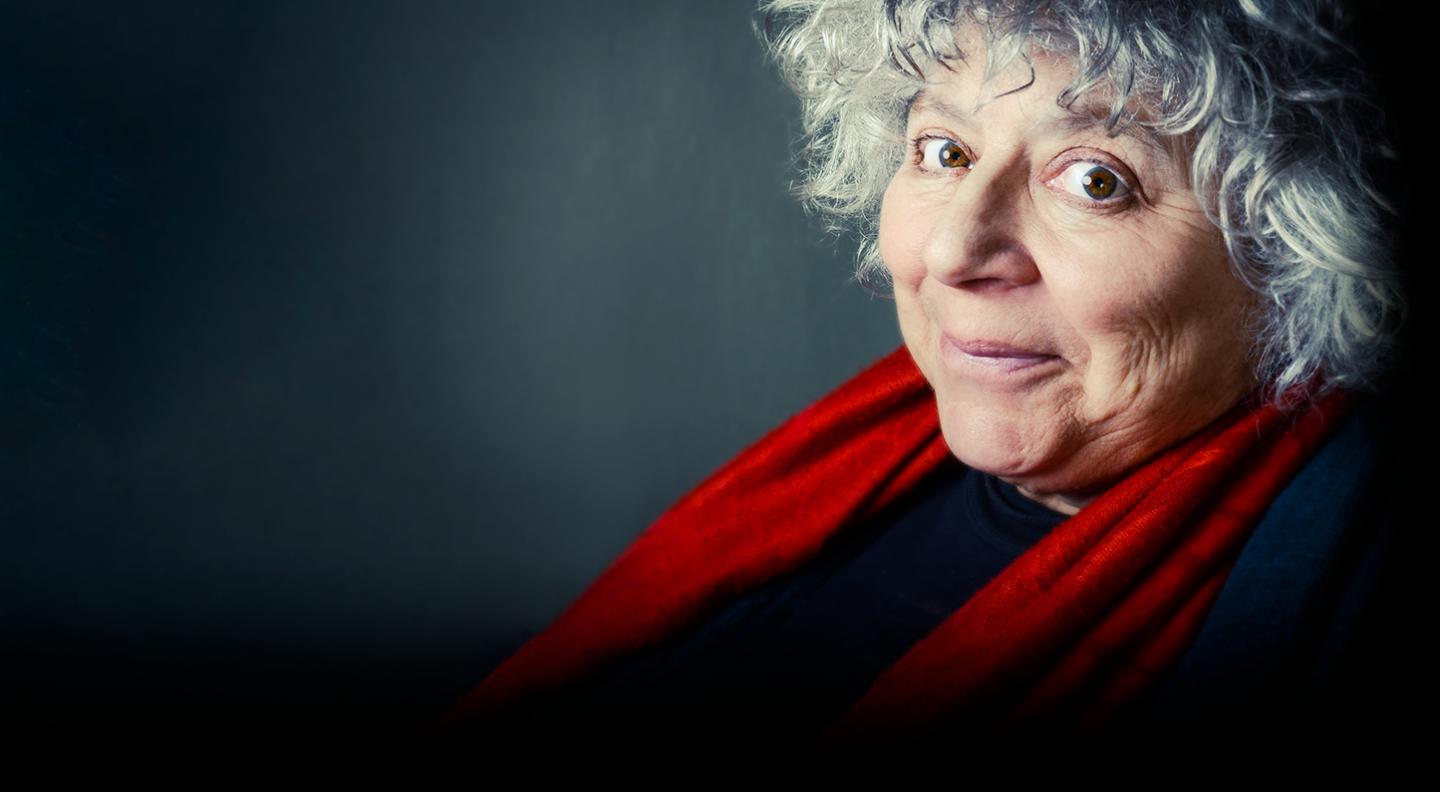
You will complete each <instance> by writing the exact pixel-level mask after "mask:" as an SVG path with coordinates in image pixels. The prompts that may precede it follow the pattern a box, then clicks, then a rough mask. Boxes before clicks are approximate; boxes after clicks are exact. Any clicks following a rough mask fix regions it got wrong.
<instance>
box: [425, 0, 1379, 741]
mask: <svg viewBox="0 0 1440 792" xmlns="http://www.w3.org/2000/svg"><path fill="white" fill-rule="evenodd" d="M762 11H763V13H764V26H763V28H764V37H765V41H766V43H767V44H768V46H769V47H770V48H771V51H772V52H773V53H774V55H775V56H776V57H777V59H778V61H779V63H780V64H781V66H782V68H783V70H784V73H785V75H786V77H787V78H788V80H789V81H790V83H791V84H792V85H793V86H794V87H795V88H796V90H797V91H798V92H799V94H800V95H801V97H802V98H803V100H804V103H805V120H806V125H807V130H808V133H809V138H808V141H809V145H808V149H807V152H808V154H809V155H810V159H809V167H808V170H807V172H806V176H807V179H806V181H805V183H804V187H803V189H804V194H805V196H806V197H807V198H808V199H809V200H810V201H811V202H813V204H814V205H816V206H818V207H819V208H821V209H823V210H825V211H828V212H830V213H831V214H832V215H833V216H834V217H835V218H836V220H837V223H838V225H839V226H840V227H856V226H855V224H857V223H858V227H859V228H860V229H861V230H862V231H863V232H865V233H864V238H865V244H864V247H863V248H862V250H861V255H860V275H861V276H862V277H863V278H864V279H866V280H867V281H872V280H880V281H882V282H884V283H886V284H887V285H888V287H889V288H891V289H892V290H893V294H894V300H895V305H896V308H897V312H898V316H899V324H900V330H901V333H902V335H903V337H904V341H905V344H904V346H903V347H902V348H900V349H897V350H896V351H895V352H894V353H892V354H890V355H888V356H886V357H885V358H883V359H881V360H880V361H878V362H876V363H875V364H874V365H872V366H870V367H869V368H867V369H866V370H864V371H862V372H861V373H860V374H859V375H857V376H856V377H854V378H853V379H851V380H850V381H848V382H846V383H844V384H842V385H840V386H839V387H838V388H837V389H836V390H834V391H833V392H832V393H830V394H828V395H827V396H825V397H824V398H822V399H821V400H820V401H819V402H817V403H815V404H814V405H812V406H810V407H809V408H807V409H806V410H804V411H803V412H801V413H799V414H798V415H796V416H794V417H793V418H791V419H790V420H789V421H787V422H785V423H784V424H782V425H781V426H779V427H778V428H776V429H775V430H773V431H772V432H771V433H770V434H768V435H767V436H765V437H764V438H762V439H760V440H759V441H758V442H756V443H755V444H753V445H752V446H750V447H749V448H747V449H746V450H744V451H743V452H742V453H741V454H740V455H739V456H738V457H736V458H735V459H734V460H732V461H731V462H729V463H728V464H726V465H725V466H724V467H722V468H721V469H720V470H718V471H717V472H716V473H715V474H713V475H712V476H711V477H710V478H708V479H707V480H706V481H704V482H703V483H701V484H700V485H699V486H698V487H697V488H696V489H695V490H694V491H692V492H691V493H689V494H688V495H686V496H685V497H684V498H682V499H681V500H680V501H679V502H678V503H677V504H676V505H675V506H674V507H673V508H672V509H671V510H670V511H668V512H667V513H666V514H664V515H663V516H662V517H661V518H660V519H659V520H658V521H657V522H656V523H655V524H654V525H652V526H651V527H650V528H649V529H648V530H647V531H646V532H645V533H644V534H643V535H641V536H640V537H639V539H638V540H637V541H636V542H635V543H634V544H633V545H632V546H631V547H630V548H629V549H628V550H627V551H626V552H625V553H624V554H623V555H622V556H621V557H620V558H619V559H618V560H616V561H615V562H614V563H613V564H612V565H611V567H610V568H609V569H608V570H607V571H606V572H605V573H604V575H602V576H601V577H600V578H599V579H598V580H597V581H596V582H594V583H593V584H592V585H591V586H590V588H589V589H587V590H586V591H585V592H584V594H583V595H582V596H581V597H580V598H579V600H577V601H576V602H575V603H574V604H572V605H571V606H570V608H569V609H567V610H566V611H565V612H564V613H563V614H561V616H560V617H559V618H558V619H557V620H556V621H555V622H554V623H553V624H552V625H550V627H549V628H548V629H547V630H545V631H544V632H542V633H541V634H540V635H538V636H536V637H535V638H534V639H532V640H531V641H529V642H528V643H527V644H526V645H525V646H523V647H522V648H521V649H520V650H519V651H518V652H516V653H515V654H514V655H513V656H511V657H510V658H509V659H508V660H507V661H506V662H504V663H502V664H501V665H500V666H499V667H498V668H497V669H495V670H494V671H493V672H492V673H491V674H490V675H489V676H488V677H487V678H486V679H485V680H484V681H483V683H482V684H480V685H479V686H478V687H477V688H475V689H474V691H472V693H471V694H470V695H469V696H468V697H467V698H466V699H465V700H464V701H462V702H460V703H459V704H458V705H457V706H456V708H455V709H454V710H453V711H452V712H451V713H450V715H449V717H448V718H447V720H446V721H445V726H446V727H447V728H449V729H452V730H461V731H464V730H466V729H470V728H476V729H482V730H484V729H490V730H491V731H490V734H491V736H494V735H496V734H505V733H509V734H531V735H534V736H543V735H547V734H549V732H548V731H546V730H552V729H562V728H568V729H573V730H575V736H577V737H582V738H585V739H597V738H599V737H600V736H602V735H612V736H613V735H617V734H627V735H629V734H633V733H634V732H633V731H632V730H634V729H639V728H645V727H650V731H646V732H645V734H646V735H647V736H651V737H653V736H656V735H665V734H669V735H671V736H678V737H680V739H683V740H699V741H703V740H711V739H714V738H716V737H717V736H721V735H723V736H725V737H726V738H727V739H734V740H737V741H739V740H748V741H750V744H752V745H755V746H759V745H763V744H769V745H771V746H774V745H775V744H776V741H777V740H784V741H785V742H786V744H788V745H790V746H798V745H835V746H843V745H846V744H849V743H850V742H852V741H857V740H859V741H864V742H866V743H867V744H870V745H875V744H883V743H884V741H886V740H890V739H905V740H909V741H913V740H918V739H923V738H929V737H938V738H941V739H946V740H955V739H980V738H994V737H1020V736H1029V735H1046V736H1061V737H1073V736H1079V737H1095V736H1102V735H1111V736H1113V735H1116V734H1121V733H1128V734H1131V735H1139V734H1143V733H1145V732H1146V730H1149V729H1152V728H1153V727H1154V726H1156V725H1159V724H1164V725H1168V726H1171V727H1178V726H1192V727H1195V728H1211V727H1214V726H1216V725H1217V724H1221V723H1227V724H1228V725H1235V724H1236V723H1237V722H1238V721H1240V720H1241V719H1243V720H1244V721H1245V722H1246V723H1248V724H1251V725H1256V724H1262V725H1263V727H1265V728H1268V727H1271V726H1278V727H1282V728H1283V727H1287V726H1288V725H1290V724H1293V723H1296V722H1298V721H1299V720H1300V719H1301V718H1303V717H1305V715H1306V713H1307V712H1309V710H1307V709H1306V708H1307V707H1313V706H1323V703H1324V695H1325V690H1326V684H1327V680H1328V677H1327V676H1326V673H1325V672H1326V670H1327V669H1331V668H1334V667H1336V666H1337V664H1339V663H1341V662H1342V661H1343V660H1344V658H1345V652H1344V649H1345V646H1346V643H1345V641H1346V636H1347V633H1346V631H1347V630H1349V629H1351V627H1352V622H1351V620H1350V619H1351V616H1350V614H1354V613H1356V612H1362V611H1363V606H1364V604H1365V603H1364V591H1365V586H1366V580H1367V578H1366V577H1365V574H1366V573H1365V572H1364V571H1363V569H1362V568H1361V567H1360V566H1359V561H1357V559H1359V558H1361V557H1362V556H1363V555H1364V554H1365V553H1366V552H1367V551H1368V550H1369V549H1370V546H1371V545H1372V544H1374V543H1375V542H1376V540H1375V539H1374V534H1375V525H1376V524H1377V521H1378V517H1377V516H1376V515H1375V514H1374V513H1373V512H1371V511H1369V510H1368V509H1369V507H1368V506H1367V505H1366V504H1369V503H1370V502H1372V501H1373V500H1374V499H1375V497H1376V495H1375V493H1376V492H1379V488H1380V487H1381V485H1382V483H1383V482H1384V481H1385V480H1386V474H1385V473H1384V472H1383V468H1382V462H1383V461H1384V458H1385V457H1384V453H1383V451H1382V450H1380V449H1379V448H1378V446H1377V444H1376V443H1375V442H1374V441H1373V437H1374V436H1375V434H1376V429H1377V424H1376V419H1375V417H1374V416H1373V415H1372V412H1373V408H1372V407H1370V406H1369V405H1370V401H1369V399H1368V397H1365V396H1364V395H1363V393H1364V391H1365V390H1367V389H1373V387H1374V383H1375V382H1376V380H1377V377H1378V375H1379V374H1380V373H1381V372H1382V371H1383V366H1384V365H1385V363H1386V361H1387V359H1388V355H1389V353H1390V350H1391V347H1392V345H1393V344H1392V342H1393V338H1394V334H1395V330H1396V325H1397V321H1398V316H1399V313H1400V309H1401V307H1402V301H1401V294H1400V290H1399V288H1398V285H1397V280H1396V277H1395V272H1394V268H1393V266H1392V264H1391V261H1390V258H1389V254H1388V251H1387V249H1386V232H1385V230H1384V228H1383V226H1382V218H1383V217H1384V212H1385V211H1387V210H1386V205H1385V204H1384V202H1383V201H1382V199H1381V198H1380V197H1379V196H1378V195H1377V193H1376V191H1375V190H1374V189H1373V187H1372V185H1371V184H1369V183H1368V182H1367V180H1366V176H1367V173H1368V171H1367V169H1366V168H1365V167H1364V165H1365V164H1366V163H1368V162H1371V161H1372V159H1373V157H1374V156H1375V155H1376V154H1378V153H1380V152H1379V148H1378V147H1377V146H1375V145H1374V144H1372V143H1370V142H1369V141H1370V140H1371V139H1372V137H1373V133H1374V130H1372V129H1369V128H1367V127H1366V126H1365V125H1364V123H1362V122H1363V121H1364V120H1365V119H1366V118H1367V117H1369V112H1368V108H1367V105H1366V103H1365V101H1364V94H1363V90H1362V89H1363V81H1361V80H1360V79H1359V78H1358V77H1357V75H1358V72H1357V71H1356V68H1355V66H1354V65H1353V64H1352V62H1351V59H1352V57H1353V56H1352V53H1351V52H1350V50H1349V49H1348V48H1346V47H1345V46H1343V45H1342V44H1340V43H1339V41H1338V40H1337V39H1336V38H1335V34H1334V33H1333V32H1332V28H1333V27H1334V26H1335V25H1336V19H1335V14H1334V11H1333V9H1331V8H1329V7H1328V6H1327V5H1325V4H1322V3H1320V2H1303V1H1296V2H1284V3H1275V4H1273V5H1267V4H1265V3H1263V2H1260V1H1259V0H1213V1H1211V2H1194V3H1172V2H1154V3H1139V2H1119V1H1118V0H1116V1H1115V2H1096V1H1094V0H1077V1H1076V2H1059V1H1057V2H1022V1H1021V0H998V1H997V2H957V1H950V2H946V1H945V0H928V1H927V0H913V1H912V0H888V1H884V0H772V2H768V3H766V4H765V6H764V7H763V9H762ZM1317 702H1319V703H1318V704H1317ZM700 729H704V731H703V735H704V737H700V736H697V731H696V730H700Z"/></svg>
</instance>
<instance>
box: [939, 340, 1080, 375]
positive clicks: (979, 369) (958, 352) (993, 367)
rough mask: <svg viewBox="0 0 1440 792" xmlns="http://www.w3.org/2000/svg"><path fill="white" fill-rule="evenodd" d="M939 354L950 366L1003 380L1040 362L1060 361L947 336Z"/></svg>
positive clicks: (1029, 351)
mask: <svg viewBox="0 0 1440 792" xmlns="http://www.w3.org/2000/svg"><path fill="white" fill-rule="evenodd" d="M940 355H941V357H943V358H944V359H945V361H946V362H947V363H949V364H950V365H951V366H952V367H955V368H959V369H961V370H963V371H966V372H967V373H971V374H978V375H981V376H987V377H995V376H1001V377H1005V376H1008V375H1010V374H1014V373H1016V372H1019V371H1023V370H1025V369H1029V368H1034V367H1035V366H1039V365H1041V364H1043V363H1046V362H1049V361H1052V360H1059V359H1060V356H1059V355H1051V354H1048V353H1045V352H1040V351H1037V350H1034V349H1023V348H1021V347H1015V346H1010V345H1009V344H1003V343H1000V342H997V341H984V340H967V341H962V340H959V339H957V338H955V337H954V336H951V335H949V334H948V333H947V334H945V335H943V336H942V337H941V340H940Z"/></svg>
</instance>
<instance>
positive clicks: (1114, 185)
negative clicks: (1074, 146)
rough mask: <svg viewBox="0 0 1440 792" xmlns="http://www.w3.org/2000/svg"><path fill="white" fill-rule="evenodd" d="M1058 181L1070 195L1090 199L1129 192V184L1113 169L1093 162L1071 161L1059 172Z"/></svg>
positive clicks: (1113, 196)
mask: <svg viewBox="0 0 1440 792" xmlns="http://www.w3.org/2000/svg"><path fill="white" fill-rule="evenodd" d="M1058 181H1059V182H1060V185H1061V186H1062V187H1064V188H1065V191H1066V192H1068V193H1070V194H1071V195H1075V196H1078V197H1080V198H1088V199H1090V200H1092V201H1109V200H1113V199H1116V198H1121V197H1124V196H1125V195H1128V194H1129V193H1130V185H1128V184H1126V183H1125V180H1124V179H1121V178H1120V177H1119V176H1117V175H1116V174H1115V171H1113V170H1110V169H1109V168H1107V167H1105V166H1104V165H1097V164H1095V163H1093V162H1075V163H1072V164H1071V165H1070V166H1069V167H1067V168H1066V169H1065V170H1064V171H1063V172H1062V173H1061V174H1060V176H1059V178H1058Z"/></svg>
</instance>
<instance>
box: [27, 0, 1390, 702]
mask: <svg viewBox="0 0 1440 792" xmlns="http://www.w3.org/2000/svg"><path fill="white" fill-rule="evenodd" d="M122 6H123V7H122ZM751 10H752V3H751V2H750V0H724V1H723V2H720V1H716V2H699V1H698V0H697V1H696V2H676V1H675V0H646V1H644V2H639V1H637V2H623V3H622V2H604V3H601V2H593V0H551V1H549V2H544V3H516V4H513V5H512V4H504V5H502V4H497V3H484V2H480V3H477V2H459V1H455V2H438V1H436V0H422V1H421V2H407V3H400V2H377V1H375V0H368V1H365V2H346V3H334V2H315V1H313V0H290V1H288V2H253V1H245V2H242V1H241V0H224V1H217V0H211V1H210V2H204V3H194V2H179V0H175V1H174V2H162V1H159V0H153V1H150V2H136V3H125V4H118V3H100V2H73V1H72V2H63V1H61V0H46V1H45V2H38V1H34V2H8V3H6V4H5V5H4V6H3V12H4V19H3V20H0V22H3V24H0V135H3V138H0V145H3V147H4V151H5V152H6V156H5V158H4V162H3V165H0V179H3V184H0V186H3V187H4V190H3V193H0V208H3V212H0V263H3V269H0V275H3V278H4V281H3V286H4V289H3V306H0V307H3V315H0V322H3V326H0V327H3V330H4V332H5V334H6V338H7V343H6V346H5V349H6V351H5V354H4V356H3V358H0V376H3V377H4V380H3V386H4V388H3V394H0V395H3V402H0V408H3V410H4V413H3V416H0V417H3V424H0V426H3V430H4V436H3V439H4V441H5V443H6V446H7V449H6V453H5V458H4V459H3V473H4V477H3V485H4V487H5V491H4V493H3V494H4V496H5V497H4V500H3V506H0V509H3V511H0V516H3V518H4V520H5V534H4V546H3V548H0V550H3V552H0V594H3V600H0V604H3V612H0V619H3V624H0V627H3V630H4V636H5V648H4V658H3V660H4V663H5V669H4V671H5V673H6V678H7V680H9V682H7V686H8V687H9V698H8V699H7V701H6V704H5V715H4V717H5V718H6V720H7V722H9V723H11V724H35V723H49V724H52V725H59V726H64V727H67V728H70V727H78V726H82V725H85V724H89V725H95V726H100V727H104V726H106V725H118V724H140V725H181V726H187V727H188V726H193V725H200V726H214V725H242V726H336V725H347V726H357V725H358V726H367V725H380V726H399V727H404V726H407V725H410V724H415V723H418V722H420V721H422V720H423V719H425V718H427V717H429V716H431V715H433V714H435V713H436V712H438V711H439V710H440V709H441V708H443V707H444V706H445V705H446V704H448V703H449V702H450V701H451V700H452V699H453V698H454V697H455V696H457V695H458V694H460V693H461V692H463V690H465V689H466V688H467V687H468V686H469V685H470V684H473V683H474V682H475V681H477V680H478V678H479V676H480V674H481V673H482V672H483V670H484V669H486V668H488V667H490V665H492V664H493V663H494V662H496V661H498V660H499V659H500V657H501V656H502V655H503V654H504V653H506V652H508V651H509V650H511V649H513V648H514V647H515V646H516V645H517V644H518V643H519V642H520V641H521V640H523V638H524V637H525V636H526V635H527V634H528V633H529V632H531V631H534V630H537V629H539V628H540V627H543V626H544V624H545V623H547V622H548V621H549V619H551V618H553V617H554V616H555V615H556V614H557V613H558V611H559V610H560V609H561V608H562V607H563V606H564V605H565V604H566V603H567V602H568V601H569V600H570V599H572V598H573V597H574V596H575V595H576V594H577V593H578V592H579V591H580V590H581V589H582V588H583V586H584V585H585V584H586V583H588V582H589V581H590V580H591V579H592V578H593V577H594V576H595V575H596V574H597V573H598V572H599V571H600V570H601V569H602V568H603V566H604V565H605V564H607V563H608V562H609V561H610V560H611V559H613V557H614V556H615V555H616V554H617V553H618V552H619V551H620V550H621V549H622V548H623V547H624V546H625V545H626V544H627V543H628V542H629V541H630V540H631V539H633V538H634V537H635V536H636V535H637V534H638V533H639V532H640V531H641V530H642V529H643V528H644V527H645V526H646V525H647V524H648V523H649V522H650V521H651V520H652V519H654V517H655V516H657V515H658V514H659V513H660V512H661V511H662V510H663V509H664V508H665V507H666V506H668V505H669V504H670V503H672V502H673V501H674V500H675V499H676V498H677V497H679V496H680V495H681V494H682V493H683V492H684V491H686V490H687V489H688V488H689V487H691V486H693V485H694V484H695V483H696V482H698V481H699V480H700V479H701V478H702V477H703V476H704V475H705V474H707V473H708V472H709V471H711V470H712V469H714V468H715V467H716V466H717V465H719V464H721V463H722V462H724V461H725V460H726V459H728V458H729V457H731V456H732V455H733V454H734V453H736V452H737V451H739V450H740V449H741V448H743V447H744V446H745V445H746V444H748V443H749V442H750V441H752V440H754V439H755V438H757V437H758V436H759V435H760V434H761V433H762V432H764V431H765V430H766V429H768V428H770V427H772V426H774V425H775V424H777V423H778V422H779V421H781V420H783V419H784V418H785V417H787V416H788V415H790V414H792V413H794V412H795V411H796V410H798V409H800V408H801V407H803V406H804V405H806V404H808V403H809V402H811V401H812V400H814V399H815V398H816V397H817V396H819V395H821V394H822V393H824V392H826V391H828V390H829V389H831V388H832V387H834V386H835V385H836V384H838V383H839V382H841V381H842V380H844V379H845V378H847V377H849V376H851V375H853V374H854V373H855V372H857V371H858V370H859V369H860V368H861V367H862V366H864V365H865V364H866V363H868V362H870V361H872V360H873V359H875V358H876V357H878V356H880V355H882V354H884V353H885V352H888V351H889V350H891V349H893V348H895V347H896V346H897V345H898V344H899V343H900V337H899V334H898V331H897V328H896V323H895V317H894V313H893V303H891V302H889V301H887V300H884V299H876V298H874V297H872V296H871V295H870V294H869V293H868V292H867V291H866V290H865V289H864V288H863V287H861V286H860V285H858V284H855V283H853V282H851V281H849V280H848V279H849V275H850V270H851V263H852V250H853V244H854V243H853V240H839V241H837V240H834V239H832V238H830V237H827V236H826V235H825V233H824V232H823V230H822V229H821V227H820V225H819V223H818V222H817V221H815V220H814V219H812V218H807V217H806V215H805V214H804V213H803V212H802V211H801V209H800V208H799V206H798V204H797V203H796V201H795V200H794V199H792V197H791V196H790V195H789V194H787V190H786V188H787V184H788V182H789V180H790V178H791V176H792V171H791V169H790V159H791V156H792V154H793V152H794V147H793V142H794V140H795V139H796V137H797V135H798V134H799V131H800V130H799V124H798V105H797V102H796V101H795V100H794V98H793V97H792V96H791V95H790V94H789V92H788V91H787V89H785V88H784V87H783V85H782V84H781V82H780V80H779V79H778V77H777V76H776V75H775V74H774V72H773V70H772V68H771V67H770V65H769V64H767V63H766V61H765V60H764V58H763V55H762V52H761V48H760V46H759V45H758V43H757V41H756V39H755V37H754V35H753V34H752V31H751ZM1401 142H1402V144H1403V143H1405V140H1404V139H1403V137H1402V140H1401Z"/></svg>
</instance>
